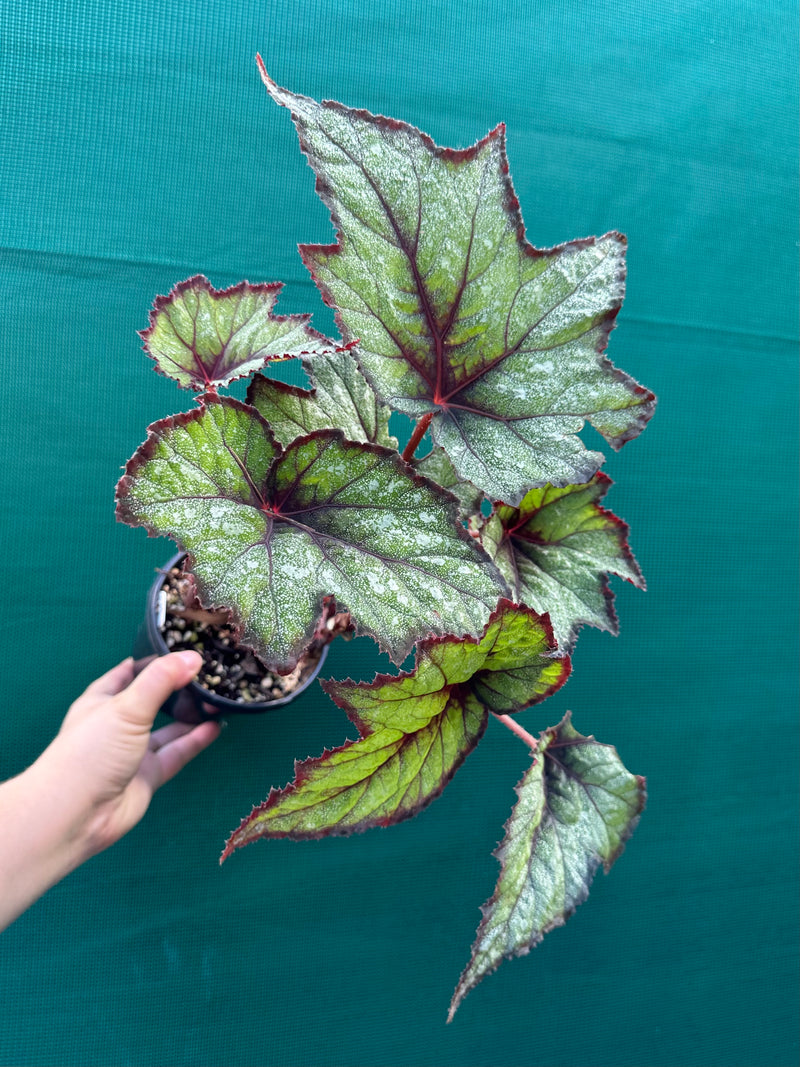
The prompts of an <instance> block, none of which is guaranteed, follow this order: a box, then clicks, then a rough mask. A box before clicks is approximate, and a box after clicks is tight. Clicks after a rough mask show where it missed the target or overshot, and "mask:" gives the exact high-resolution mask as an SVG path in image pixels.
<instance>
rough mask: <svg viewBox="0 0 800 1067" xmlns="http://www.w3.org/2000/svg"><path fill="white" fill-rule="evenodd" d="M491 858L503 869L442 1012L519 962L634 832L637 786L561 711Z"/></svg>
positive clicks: (606, 748) (640, 802)
mask: <svg viewBox="0 0 800 1067" xmlns="http://www.w3.org/2000/svg"><path fill="white" fill-rule="evenodd" d="M516 791H517V796H518V797H519V799H518V801H517V804H516V805H515V807H514V810H513V811H512V813H511V817H510V818H509V820H508V822H507V823H506V827H505V831H506V832H505V836H504V838H503V840H502V842H501V843H500V846H499V848H498V850H497V852H496V853H495V855H496V856H497V858H498V859H499V860H500V863H501V865H502V870H501V872H500V878H499V880H498V882H497V886H496V888H495V891H494V895H493V896H492V898H491V899H490V900H489V901H487V902H486V904H484V906H483V908H482V911H483V921H482V922H481V924H480V926H479V927H478V934H477V938H476V940H475V944H474V945H473V947H472V958H471V959H470V962H469V964H468V966H467V968H466V970H465V971H464V973H463V974H462V975H461V979H460V981H459V983H458V986H457V987H456V991H455V993H454V994H453V999H452V1002H451V1004H450V1014H449V1016H448V1022H449V1021H450V1019H452V1017H453V1015H454V1014H455V1012H456V1009H457V1008H458V1005H459V1004H460V1003H461V1001H462V1000H463V998H464V997H465V996H466V994H467V993H468V992H469V991H470V990H471V989H473V988H474V987H475V986H476V985H477V984H478V982H480V981H481V979H482V978H484V977H485V976H486V975H487V974H490V973H491V972H492V971H493V970H495V969H496V968H497V967H498V965H499V964H500V963H501V962H502V961H503V960H504V959H511V958H512V957H513V956H522V955H525V953H527V952H530V950H531V949H532V948H533V947H534V946H535V945H537V944H538V943H539V942H540V941H541V940H542V938H543V937H544V935H545V934H546V933H548V932H549V931H550V930H552V929H553V928H554V927H555V926H561V925H563V923H565V922H566V920H567V919H568V918H569V917H570V915H572V913H573V912H574V911H575V909H576V908H577V906H578V905H579V904H582V903H583V901H584V900H586V898H587V896H588V895H589V887H590V885H591V883H592V879H593V878H594V874H595V871H596V870H597V868H598V866H599V865H600V864H601V863H602V864H603V866H604V868H605V870H606V873H608V871H609V869H610V868H611V866H612V864H613V863H614V861H615V860H616V859H617V857H618V856H619V854H620V853H621V852H622V849H623V846H624V844H625V842H626V841H627V839H628V838H629V837H630V835H631V834H632V833H633V831H634V829H635V828H636V824H637V823H638V821H639V816H640V814H641V812H642V810H643V808H644V805H645V800H646V798H647V793H646V783H645V780H644V778H641V777H640V776H639V775H634V774H631V773H630V772H629V771H627V770H626V769H625V767H624V766H623V764H622V761H621V760H620V758H619V756H618V755H617V752H616V749H614V748H612V747H611V746H610V745H601V744H598V742H597V741H595V739H594V738H593V737H583V736H582V735H581V734H579V733H578V732H577V731H576V730H575V729H574V728H573V726H572V723H571V721H570V714H569V712H567V714H566V715H565V717H564V719H563V720H562V721H561V722H560V723H559V724H558V726H554V727H551V728H550V729H549V730H545V731H544V733H543V734H542V735H541V738H540V740H539V745H538V750H537V755H536V757H535V759H534V762H533V765H532V766H531V768H530V770H528V771H527V773H526V774H525V775H524V777H523V779H522V781H521V782H520V783H519V785H518V786H517V789H516Z"/></svg>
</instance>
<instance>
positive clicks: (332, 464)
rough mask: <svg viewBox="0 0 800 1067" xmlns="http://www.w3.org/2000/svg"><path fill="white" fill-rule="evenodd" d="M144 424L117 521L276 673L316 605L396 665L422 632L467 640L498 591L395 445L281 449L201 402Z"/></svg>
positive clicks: (336, 438)
mask: <svg viewBox="0 0 800 1067" xmlns="http://www.w3.org/2000/svg"><path fill="white" fill-rule="evenodd" d="M203 401H204V403H203V406H202V407H200V408H198V409H196V410H195V411H192V412H189V413H188V414H185V415H176V416H174V417H172V418H168V419H163V420H162V421H161V422H157V423H154V424H153V425H152V426H151V427H150V428H149V433H148V437H147V440H146V441H145V442H144V444H143V445H141V446H140V448H139V449H138V451H137V452H136V454H135V455H134V456H133V458H132V459H131V460H130V461H129V462H128V466H127V468H126V473H125V475H124V476H123V478H122V479H121V481H120V483H119V486H118V488H117V500H118V506H117V514H118V517H119V518H120V519H121V521H123V522H127V523H128V524H129V525H131V526H144V527H145V528H146V529H147V530H148V531H149V532H150V533H151V534H152V535H166V536H169V537H172V538H174V539H175V540H176V541H177V542H178V543H179V544H180V545H182V546H183V547H184V548H185V549H186V550H187V551H188V552H189V553H190V554H191V557H192V559H191V564H190V565H191V569H192V572H193V573H194V576H195V578H196V580H197V588H198V593H199V596H200V597H201V599H202V601H203V604H204V606H206V607H216V606H224V607H227V608H230V609H231V611H232V613H233V617H234V620H235V622H236V624H237V627H238V634H237V636H238V638H239V639H240V640H241V641H242V642H243V643H245V644H247V645H250V646H252V647H253V648H254V649H255V651H256V652H257V653H258V655H259V656H261V658H262V659H263V660H264V661H265V663H267V665H268V666H270V667H272V668H273V669H275V670H278V671H281V672H284V673H285V672H287V671H289V670H291V669H292V667H293V666H294V665H295V664H296V662H297V659H298V657H299V656H300V654H301V652H302V651H303V649H304V648H305V646H306V645H307V644H308V642H309V640H310V639H311V637H312V635H313V633H314V626H315V622H316V620H317V619H318V618H319V616H320V614H321V612H322V609H323V602H324V599H325V597H327V596H334V597H336V600H337V603H338V605H339V609H340V610H344V611H349V612H350V613H351V615H352V617H353V622H354V623H355V626H356V632H357V633H360V634H368V635H369V636H371V637H374V638H375V640H377V641H378V642H379V643H380V645H381V647H382V648H383V649H384V650H385V651H387V652H388V653H389V654H390V656H392V658H393V659H394V660H395V662H398V663H399V662H402V660H403V659H404V658H405V656H406V655H407V654H408V653H409V652H410V650H411V648H412V647H413V645H414V644H415V642H416V641H418V640H419V639H420V638H422V637H426V636H428V635H429V634H430V633H437V632H439V633H450V632H460V633H464V632H477V631H479V630H480V629H481V628H482V627H483V625H484V623H485V621H486V619H487V618H488V616H489V613H490V612H491V610H492V609H493V608H494V606H495V605H496V603H497V599H498V597H499V596H501V595H503V594H504V593H505V591H506V586H505V582H504V581H503V580H502V578H501V577H500V574H499V572H498V571H497V570H496V568H495V567H494V564H492V562H491V561H490V560H489V557H488V556H487V555H486V553H485V552H484V551H483V549H482V548H481V547H480V546H479V545H478V544H477V543H476V542H475V541H474V539H473V538H471V537H470V536H469V534H468V533H467V532H466V530H464V528H463V526H462V525H461V523H460V522H459V521H458V519H457V518H456V514H455V504H454V502H453V501H452V499H451V498H450V497H449V496H448V495H447V494H445V493H443V492H442V491H441V490H440V489H438V488H437V487H436V486H434V485H433V484H432V483H431V482H428V481H426V480H425V479H423V478H420V477H419V476H417V475H415V474H413V472H412V471H411V470H410V468H409V467H408V466H407V464H405V463H403V461H402V460H401V459H400V457H399V455H398V454H397V452H396V451H390V450H389V449H386V448H382V447H381V446H380V445H373V444H361V443H355V442H349V441H345V440H344V439H343V437H342V434H341V432H340V431H338V430H317V431H315V432H314V433H311V434H308V435H307V436H305V437H300V438H298V439H297V440H295V441H293V442H292V444H291V445H290V446H289V447H288V448H287V449H286V450H283V449H282V448H281V447H280V445H278V444H277V442H276V441H275V440H274V437H273V435H272V433H271V431H270V429H269V427H268V425H267V423H266V422H265V421H264V420H263V418H262V417H261V416H260V415H259V414H258V412H256V411H255V410H254V409H253V408H251V407H249V406H248V405H245V404H240V403H238V401H235V400H231V399H228V398H219V397H213V396H206V397H204V398H203Z"/></svg>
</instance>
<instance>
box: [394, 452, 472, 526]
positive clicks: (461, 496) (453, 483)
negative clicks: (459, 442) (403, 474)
mask: <svg viewBox="0 0 800 1067" xmlns="http://www.w3.org/2000/svg"><path fill="white" fill-rule="evenodd" d="M411 465H412V466H413V468H414V470H415V471H417V473H418V474H422V475H424V476H425V477H426V478H430V479H431V481H432V482H436V484H437V485H441V487H442V488H443V489H447V490H448V491H449V492H451V493H452V494H453V495H454V496H455V497H456V498H457V500H458V504H459V510H460V512H461V514H462V516H463V517H464V518H469V517H470V516H471V515H478V514H480V510H481V503H482V501H483V499H484V496H483V493H482V492H481V491H480V489H476V488H475V486H474V485H473V484H472V482H465V481H464V480H463V478H459V476H458V475H457V474H456V469H455V467H454V466H453V464H452V463H451V462H450V459H449V457H448V455H447V453H446V452H445V450H444V449H443V448H434V449H432V450H431V451H430V452H429V453H428V454H427V456H423V457H422V459H415V460H414V461H413V462H412V464H411Z"/></svg>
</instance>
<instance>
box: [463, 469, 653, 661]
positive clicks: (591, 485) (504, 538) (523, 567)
mask: <svg viewBox="0 0 800 1067" xmlns="http://www.w3.org/2000/svg"><path fill="white" fill-rule="evenodd" d="M611 484H612V483H611V479H610V478H607V477H606V476H605V475H604V474H597V475H595V477H594V478H592V479H591V480H590V481H588V482H586V483H585V484H583V485H567V486H564V487H562V488H560V489H557V488H555V487H554V486H552V485H546V486H545V487H544V488H543V489H532V490H531V491H530V492H529V493H527V494H526V495H525V497H524V498H523V500H522V501H521V503H520V505H519V507H517V508H513V507H509V506H508V505H505V504H499V505H498V506H497V507H496V509H495V511H494V513H493V514H492V515H491V516H490V517H489V518H488V519H486V520H483V521H479V522H477V523H473V528H474V530H475V531H476V532H477V533H478V534H479V536H480V538H481V543H482V544H483V547H484V548H485V549H486V550H487V552H488V553H489V555H490V556H491V557H492V559H493V560H494V561H495V563H496V564H497V566H498V567H499V568H500V571H501V572H502V574H503V576H504V577H505V579H506V581H507V582H508V584H509V585H510V587H511V590H512V593H513V596H514V599H515V600H517V601H519V602H520V603H524V604H528V605H529V606H530V607H532V608H534V609H535V610H536V611H538V612H540V613H544V612H547V613H548V615H549V616H550V622H551V623H552V626H553V633H554V635H555V638H556V641H557V642H558V645H559V648H562V649H564V650H566V651H569V650H571V649H572V647H573V646H574V644H575V639H576V637H577V633H578V630H579V629H580V627H581V626H582V625H583V624H584V623H588V624H589V625H591V626H596V627H597V628H598V629H600V630H608V631H610V632H611V633H613V634H616V633H617V632H618V630H619V626H618V623H617V615H616V612H615V611H614V594H613V593H612V592H611V589H610V588H609V584H608V578H607V577H606V574H607V573H611V574H616V575H618V576H619V577H620V578H624V579H625V580H626V581H629V582H631V583H632V584H633V585H635V586H636V587H637V588H639V589H644V588H645V581H644V578H643V577H642V572H641V570H640V569H639V565H638V563H637V562H636V560H635V558H634V556H633V553H632V552H631V550H630V548H629V547H628V526H627V524H626V523H624V522H623V521H622V520H621V519H618V518H617V516H616V515H612V513H611V512H610V511H607V510H606V509H605V508H603V507H601V506H600V501H601V500H602V499H603V498H604V496H605V495H606V493H607V492H608V489H609V487H610V486H611Z"/></svg>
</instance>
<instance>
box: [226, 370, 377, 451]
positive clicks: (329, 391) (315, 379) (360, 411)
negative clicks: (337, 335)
mask: <svg viewBox="0 0 800 1067" xmlns="http://www.w3.org/2000/svg"><path fill="white" fill-rule="evenodd" d="M302 363H303V369H304V370H305V371H306V373H307V374H308V375H309V377H310V378H311V381H312V385H313V388H312V389H300V388H298V387H297V386H292V385H285V384H284V383H283V382H279V381H276V380H275V379H273V378H267V377H265V376H264V375H263V374H257V375H256V376H255V377H254V378H253V380H252V382H251V383H250V388H249V390H248V393H247V401H248V403H249V404H252V405H253V407H254V408H255V409H256V411H258V412H259V413H260V414H261V415H263V416H264V418H265V419H266V420H267V422H268V423H269V424H270V427H271V429H272V432H273V433H274V434H275V436H276V438H277V439H278V440H279V441H280V443H281V444H282V445H289V444H291V442H292V441H294V439H295V438H296V437H301V436H302V435H303V434H307V433H312V432H313V431H314V430H325V429H330V428H335V429H338V430H341V431H342V433H343V434H344V436H345V437H346V438H347V439H348V441H369V442H372V443H373V444H378V445H385V446H386V447H387V448H396V447H397V440H396V438H394V437H392V435H391V434H390V433H389V414H390V412H389V409H388V408H387V407H385V406H384V405H383V404H381V403H379V402H378V398H377V397H376V396H375V393H374V392H373V390H372V389H371V388H370V387H369V385H368V384H367V382H366V381H365V380H364V376H363V375H362V374H361V372H360V371H359V369H358V366H357V364H356V361H355V360H354V359H353V356H352V355H351V354H350V352H347V351H338V352H329V353H323V354H320V355H316V356H314V357H313V358H311V359H308V358H306V359H303V361H302Z"/></svg>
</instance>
